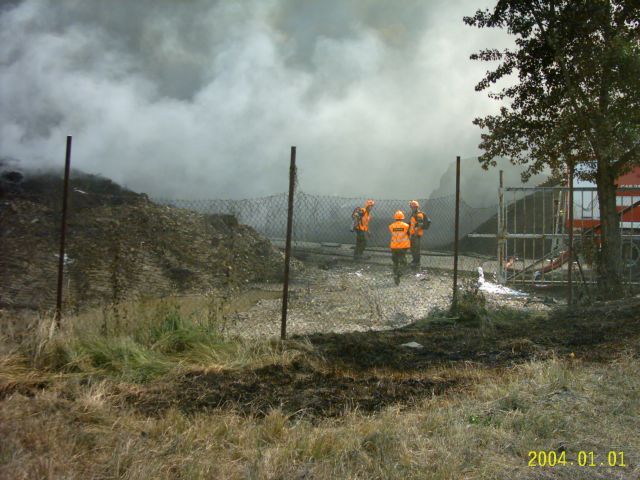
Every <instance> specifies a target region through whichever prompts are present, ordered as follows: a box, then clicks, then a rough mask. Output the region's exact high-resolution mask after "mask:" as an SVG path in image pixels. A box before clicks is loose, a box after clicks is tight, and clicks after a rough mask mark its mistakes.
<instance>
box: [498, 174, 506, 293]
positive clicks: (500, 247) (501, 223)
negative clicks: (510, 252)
mask: <svg viewBox="0 0 640 480" xmlns="http://www.w3.org/2000/svg"><path fill="white" fill-rule="evenodd" d="M503 210H504V172H503V171H502V170H500V188H499V189H498V283H504V280H505V275H504V211H503Z"/></svg>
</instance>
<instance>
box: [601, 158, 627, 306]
mask: <svg viewBox="0 0 640 480" xmlns="http://www.w3.org/2000/svg"><path fill="white" fill-rule="evenodd" d="M598 163H599V166H598V177H597V179H596V183H597V186H598V203H599V205H600V222H601V223H600V224H601V234H602V237H601V238H602V245H601V250H600V255H599V256H598V286H599V288H600V293H601V295H602V296H603V297H604V298H620V297H621V296H622V295H623V294H624V292H623V289H622V258H621V253H622V237H621V234H620V218H619V217H618V211H617V210H616V183H615V182H616V177H615V176H614V173H613V172H612V171H611V170H610V169H609V168H608V165H607V162H598Z"/></svg>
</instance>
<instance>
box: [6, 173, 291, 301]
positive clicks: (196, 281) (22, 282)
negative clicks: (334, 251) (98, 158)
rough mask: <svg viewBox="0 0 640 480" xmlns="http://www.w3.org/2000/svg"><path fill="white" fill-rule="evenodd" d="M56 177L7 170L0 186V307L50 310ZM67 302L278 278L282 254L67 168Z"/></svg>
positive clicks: (246, 232) (230, 223)
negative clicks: (68, 187) (0, 280)
mask: <svg viewBox="0 0 640 480" xmlns="http://www.w3.org/2000/svg"><path fill="white" fill-rule="evenodd" d="M61 196H62V179H61V178H60V177H59V176H56V175H52V174H43V173H40V174H32V175H24V176H22V175H21V174H19V173H18V172H9V171H7V170H5V171H4V172H3V173H2V180H1V182H0V277H1V278H2V282H0V308H29V309H43V308H51V307H52V306H54V305H55V295H56V282H57V265H58V249H59V235H60V219H61V210H62V209H61V203H62V202H61ZM66 252H67V257H68V258H67V259H66V277H65V303H66V304H67V305H68V306H72V307H79V308H82V307H85V306H89V305H95V304H100V303H104V302H111V301H119V300H122V299H125V298H131V297H137V296H154V297H155V296H165V295H168V294H171V293H190V292H202V291H207V290H210V289H211V288H216V287H222V286H237V285H239V284H244V283H248V282H253V281H277V280H279V279H280V277H281V275H282V266H283V255H282V253H281V252H280V251H278V250H276V249H275V248H274V247H272V246H271V244H270V242H269V241H268V240H266V239H264V238H262V237H260V236H259V235H258V234H257V233H256V232H255V231H254V230H253V229H252V228H250V227H248V226H245V225H239V224H238V222H237V221H236V219H235V217H233V216H229V215H203V214H199V213H194V212H191V211H188V210H183V209H179V208H175V207H169V206H163V205H158V204H156V203H153V202H152V201H150V200H149V199H148V198H147V196H146V195H143V194H137V193H134V192H131V191H128V190H126V189H124V188H122V187H120V186H118V185H117V184H115V183H113V182H111V181H110V180H107V179H104V178H101V177H96V176H92V175H85V174H80V173H78V172H74V173H73V174H72V181H71V186H70V195H69V213H68V224H67V248H66Z"/></svg>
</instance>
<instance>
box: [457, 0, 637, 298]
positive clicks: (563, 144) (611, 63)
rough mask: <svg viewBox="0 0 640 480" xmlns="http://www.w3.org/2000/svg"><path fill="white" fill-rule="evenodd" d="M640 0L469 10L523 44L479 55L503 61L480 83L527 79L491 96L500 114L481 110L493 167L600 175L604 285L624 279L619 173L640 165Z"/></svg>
mask: <svg viewBox="0 0 640 480" xmlns="http://www.w3.org/2000/svg"><path fill="white" fill-rule="evenodd" d="M639 18H640V4H639V3H638V2H637V1H634V0H585V1H581V2H573V1H570V0H559V1H556V0H540V1H538V2H523V1H521V0H500V1H498V3H497V5H496V6H495V8H494V10H493V12H490V11H488V10H485V11H482V10H478V11H477V12H476V14H475V15H474V16H473V17H465V19H464V21H465V23H467V24H468V25H472V26H476V27H479V28H484V27H489V28H507V29H508V31H509V33H511V34H512V35H514V36H515V37H516V48H515V49H512V50H510V49H507V50H505V51H502V52H501V51H498V50H496V49H486V50H482V51H480V52H478V53H476V54H474V55H472V56H471V59H472V60H481V61H487V62H499V65H498V67H497V68H496V69H495V70H490V71H488V72H487V74H486V75H485V77H484V78H483V79H482V80H481V81H480V82H479V83H478V85H477V86H476V90H477V91H482V90H486V89H488V88H490V87H491V86H492V85H494V84H495V83H496V82H498V81H499V80H501V79H503V78H505V77H508V76H510V75H511V74H513V73H515V72H517V75H518V82H516V83H515V84H511V85H510V86H507V87H504V88H503V89H502V90H500V91H498V92H491V93H489V97H490V98H493V99H496V100H498V101H500V102H501V105H502V106H501V108H500V114H499V115H488V116H486V117H484V118H476V119H475V120H474V124H476V125H478V126H479V127H481V128H482V129H485V130H487V132H486V133H483V134H482V142H481V143H480V148H482V149H483V150H484V154H483V155H482V156H480V157H479V160H480V162H481V163H482V164H483V167H484V168H488V167H489V166H490V165H491V166H495V165H496V162H495V160H494V158H496V157H501V156H503V157H508V158H510V159H511V161H512V162H513V163H515V164H523V165H524V164H526V165H527V166H528V168H527V170H526V171H525V172H524V173H523V178H528V177H529V176H531V175H532V174H536V173H540V172H542V171H543V170H545V169H547V168H549V169H551V171H552V172H553V173H554V174H556V175H558V174H562V173H563V171H565V170H566V168H567V166H568V165H573V166H575V174H576V176H577V177H579V178H582V179H587V180H592V181H595V182H596V183H597V185H598V201H599V205H600V215H601V233H602V255H601V256H600V258H599V263H598V272H599V280H600V286H601V287H602V288H601V289H602V291H603V292H606V294H607V295H609V296H613V297H615V296H618V295H619V292H620V286H621V281H622V263H621V261H620V249H621V248H620V247H621V236H620V224H619V219H618V214H617V211H616V190H615V189H616V187H615V184H616V179H617V178H618V177H619V176H620V175H622V174H624V173H626V172H627V171H629V170H631V169H632V167H633V166H634V165H638V164H640V82H638V78H640V21H639V20H638V19H639Z"/></svg>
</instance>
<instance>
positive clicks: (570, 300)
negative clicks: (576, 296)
mask: <svg viewBox="0 0 640 480" xmlns="http://www.w3.org/2000/svg"><path fill="white" fill-rule="evenodd" d="M567 203H568V205H567V209H568V210H569V270H568V272H567V282H568V283H569V298H568V299H567V304H568V305H573V278H572V277H573V275H572V273H573V160H569V201H568V202H567Z"/></svg>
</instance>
